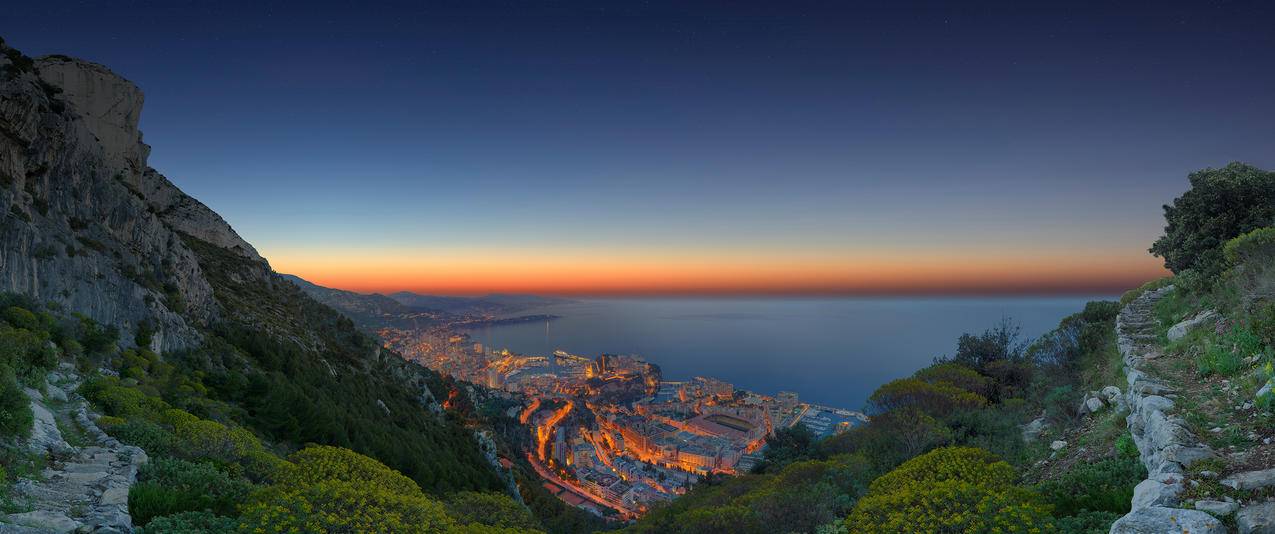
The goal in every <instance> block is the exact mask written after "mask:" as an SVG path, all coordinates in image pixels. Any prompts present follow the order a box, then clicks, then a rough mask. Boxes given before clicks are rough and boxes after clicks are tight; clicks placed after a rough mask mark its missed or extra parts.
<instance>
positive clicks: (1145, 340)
mask: <svg viewBox="0 0 1275 534" xmlns="http://www.w3.org/2000/svg"><path fill="white" fill-rule="evenodd" d="M1172 290H1173V288H1172V286H1170V287H1166V288H1162V289H1158V290H1155V291H1147V292H1145V293H1143V294H1142V295H1141V296H1139V297H1138V298H1137V299H1134V301H1133V302H1130V303H1129V305H1128V306H1125V308H1124V309H1123V310H1121V311H1120V315H1119V316H1117V318H1116V336H1117V337H1116V343H1117V345H1118V346H1119V348H1120V354H1121V356H1122V357H1123V359H1124V364H1125V376H1126V377H1127V379H1128V382H1129V389H1128V391H1127V392H1126V393H1125V400H1126V402H1127V403H1128V405H1129V416H1128V418H1127V419H1126V421H1127V423H1128V426H1129V433H1130V434H1131V435H1132V436H1133V441H1134V443H1135V444H1136V445H1137V446H1138V453H1139V456H1140V457H1141V459H1142V463H1143V465H1145V466H1146V468H1147V473H1148V475H1147V479H1146V480H1143V481H1142V482H1141V483H1139V484H1138V486H1137V487H1136V488H1134V491H1133V502H1132V510H1131V511H1130V512H1129V513H1128V514H1126V515H1125V516H1124V517H1122V518H1120V519H1119V520H1117V521H1116V522H1115V523H1114V524H1113V525H1111V533H1112V534H1126V533H1127V534H1135V533H1136V534H1152V533H1155V534H1162V533H1165V532H1191V533H1192V534H1222V533H1225V532H1227V529H1226V527H1225V526H1223V524H1222V522H1221V521H1219V520H1218V519H1217V518H1215V517H1213V516H1212V515H1210V514H1208V513H1206V512H1203V511H1200V510H1190V509H1184V508H1178V506H1179V505H1180V504H1181V500H1180V498H1179V495H1180V494H1181V493H1182V490H1183V475H1184V474H1185V472H1186V468H1187V467H1189V466H1190V465H1191V464H1192V463H1194V462H1196V461H1199V460H1201V459H1204V458H1211V457H1213V456H1214V454H1213V451H1212V450H1210V449H1209V448H1208V446H1206V445H1204V444H1202V443H1200V440H1199V439H1198V438H1197V437H1196V436H1195V435H1193V434H1192V433H1191V431H1190V430H1189V429H1188V427H1187V424H1186V422H1185V421H1184V420H1183V419H1182V418H1181V417H1180V416H1178V415H1177V414H1175V413H1174V406H1175V405H1174V402H1173V398H1175V397H1176V393H1175V391H1174V388H1173V386H1172V385H1171V384H1169V383H1167V382H1165V381H1163V380H1160V379H1158V378H1156V377H1155V376H1152V375H1150V374H1148V373H1147V371H1146V367H1147V366H1146V365H1145V364H1146V362H1147V361H1149V360H1152V359H1155V358H1158V357H1160V351H1159V347H1158V345H1157V338H1158V336H1157V335H1156V331H1157V326H1158V325H1157V324H1156V319H1155V314H1154V309H1153V308H1154V306H1155V303H1156V301H1158V300H1160V298H1162V297H1164V295H1166V294H1167V293H1168V292H1169V291H1172Z"/></svg>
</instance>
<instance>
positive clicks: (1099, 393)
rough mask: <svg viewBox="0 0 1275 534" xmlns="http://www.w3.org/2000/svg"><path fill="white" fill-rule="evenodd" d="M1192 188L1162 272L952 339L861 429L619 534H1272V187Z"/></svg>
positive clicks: (1224, 177) (1200, 176) (1233, 170)
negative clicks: (1053, 323)
mask: <svg viewBox="0 0 1275 534" xmlns="http://www.w3.org/2000/svg"><path fill="white" fill-rule="evenodd" d="M1190 182H1191V185H1192V187H1191V189H1190V190H1189V191H1187V192H1186V193H1185V194H1184V195H1183V196H1182V197H1180V198H1178V199H1176V200H1175V201H1174V203H1173V204H1172V205H1170V206H1166V207H1165V217H1166V223H1167V225H1166V228H1165V235H1164V236H1163V237H1162V238H1161V239H1160V240H1158V241H1157V242H1156V243H1155V244H1154V245H1153V246H1152V248H1151V251H1152V252H1153V253H1155V254H1157V255H1159V256H1161V257H1164V258H1165V260H1166V266H1167V267H1169V268H1170V269H1171V270H1173V271H1174V276H1173V277H1171V278H1166V279H1163V280H1156V281H1152V282H1149V283H1148V284H1147V285H1146V286H1144V287H1141V288H1138V289H1135V290H1132V291H1130V292H1129V293H1128V294H1126V295H1125V296H1124V297H1123V298H1122V299H1121V300H1120V302H1091V303H1089V304H1088V305H1086V306H1085V309H1084V310H1082V311H1080V312H1079V313H1077V314H1075V315H1072V316H1070V317H1067V318H1065V319H1063V320H1062V321H1061V323H1060V324H1059V325H1058V328H1056V329H1055V330H1053V331H1052V332H1049V333H1047V334H1045V335H1044V336H1041V337H1040V338H1039V339H1036V340H1032V341H1030V342H1028V340H1024V339H1021V338H1020V337H1019V335H1018V331H1017V329H1016V327H1014V325H1013V324H1012V323H1011V322H1006V323H1003V324H1000V325H994V326H993V327H992V328H990V329H989V330H987V331H986V332H984V333H982V334H978V335H973V334H966V335H964V336H962V337H961V338H960V339H958V340H957V350H956V352H955V354H954V355H953V356H952V357H950V358H945V359H942V360H939V361H936V362H935V364H934V365H933V366H931V367H927V368H925V369H922V370H920V371H917V372H916V373H915V374H914V375H913V376H912V377H910V378H905V379H900V380H895V381H892V382H890V383H887V384H885V385H883V386H881V387H880V388H879V389H878V390H877V391H876V392H875V393H873V394H872V396H871V397H870V400H869V408H870V413H871V415H872V420H871V422H870V423H869V424H867V425H864V426H862V427H859V428H856V429H853V430H851V431H849V432H846V433H844V434H841V435H837V436H833V437H831V438H828V439H826V440H823V441H819V442H816V441H813V440H811V438H810V436H809V435H806V434H804V433H802V432H800V431H795V432H794V431H781V432H780V433H779V435H778V436H775V437H772V438H771V439H770V448H769V449H768V450H767V453H766V462H765V463H763V464H762V465H761V466H760V467H759V469H758V471H757V472H756V473H754V474H749V475H743V476H739V477H735V478H729V479H720V480H715V481H710V482H709V483H707V484H703V485H701V486H699V487H697V488H695V489H694V490H693V491H691V492H690V493H688V494H687V495H686V496H685V497H682V498H680V499H678V500H676V501H674V502H672V503H670V504H669V505H667V506H665V507H663V508H660V509H656V510H654V511H653V512H651V513H650V514H648V515H647V516H645V517H643V518H642V519H641V520H640V521H638V522H637V523H636V524H635V525H633V526H630V527H629V528H628V530H630V531H632V532H642V533H646V532H650V533H656V532H660V533H663V532H683V533H699V532H727V531H729V532H738V533H748V532H757V533H762V532H777V531H779V532H818V533H821V534H832V533H838V532H855V533H858V532H863V533H871V532H1067V533H1102V532H1112V533H1146V534H1151V533H1164V532H1183V533H1185V532H1191V533H1221V532H1240V533H1258V532H1261V533H1266V532H1275V500H1272V499H1273V497H1275V447H1273V446H1272V441H1273V440H1275V415H1273V413H1272V409H1273V408H1275V406H1273V404H1272V403H1273V402H1275V395H1273V394H1272V392H1271V389H1272V384H1275V379H1273V378H1272V375H1275V372H1273V371H1272V361H1273V359H1275V227H1270V226H1271V225H1272V224H1273V223H1275V173H1271V172H1266V171H1262V170H1260V169H1256V168H1253V167H1251V166H1247V165H1242V164H1231V165H1228V166H1227V167H1225V168H1222V169H1206V170H1203V171H1200V172H1197V173H1193V174H1192V175H1191V176H1190ZM776 525H783V526H782V527H781V528H779V529H778V530H777V529H776Z"/></svg>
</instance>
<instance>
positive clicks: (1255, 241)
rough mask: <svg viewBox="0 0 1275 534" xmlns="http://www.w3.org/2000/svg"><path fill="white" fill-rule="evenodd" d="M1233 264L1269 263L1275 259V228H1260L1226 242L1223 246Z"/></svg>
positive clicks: (1227, 258) (1224, 252)
mask: <svg viewBox="0 0 1275 534" xmlns="http://www.w3.org/2000/svg"><path fill="white" fill-rule="evenodd" d="M1222 253H1223V254H1225V255H1226V260H1227V261H1229V262H1231V265H1244V264H1250V263H1254V262H1257V263H1265V264H1269V263H1270V262H1271V261H1272V259H1275V228H1258V229H1257V230H1253V231H1251V232H1248V233H1246V234H1242V235H1240V236H1239V237H1236V238H1234V239H1231V240H1230V241H1227V242H1226V245H1225V246H1223V248H1222Z"/></svg>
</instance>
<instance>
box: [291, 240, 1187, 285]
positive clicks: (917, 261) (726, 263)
mask: <svg viewBox="0 0 1275 534" xmlns="http://www.w3.org/2000/svg"><path fill="white" fill-rule="evenodd" d="M269 259H270V261H271V264H272V266H273V267H274V268H275V270H277V271H279V272H284V273H290V274H296V275H298V276H300V277H302V278H305V279H306V280H309V281H311V282H313V283H316V284H319V285H322V286H327V287H334V288H340V289H346V290H351V291H357V292H362V293H372V292H378V293H391V292H395V291H403V290H407V291H414V292H417V293H423V294H443V295H476V294H486V293H496V292H498V293H536V294H547V295H655V294H687V295H727V294H758V295H766V294H772V295H783V294H791V295H821V294H863V295H886V294H904V295H922V294H1081V293H1088V294H1096V293H1115V292H1119V291H1123V290H1126V289H1129V288H1132V287H1136V286H1138V285H1140V284H1141V283H1143V282H1145V281H1147V280H1151V279H1154V278H1159V277H1162V276H1165V275H1166V274H1167V271H1165V269H1164V268H1163V267H1162V265H1161V262H1160V260H1159V259H1157V258H1154V257H1151V256H1149V255H1147V256H1129V255H1127V254H1124V255H1119V254H1115V253H1110V252H1107V251H1101V250H1097V251H1084V252H1071V253H1061V252H1057V251H1046V252H1035V253H1029V252H1028V251H1023V253H1022V255H1016V256H1007V255H1005V254H1004V252H999V253H996V252H993V251H978V250H973V251H968V250H949V251H942V250H940V251H926V252H924V253H921V252H917V251H890V252H885V253H877V254H873V255H870V256H869V255H863V256H854V255H845V254H842V255H823V256H821V255H817V254H811V253H800V252H773V253H770V254H761V253H750V252H737V251H732V252H722V251H684V252H673V253H670V252H665V253H663V254H640V253H633V252H622V253H616V252H615V251H605V252H602V251H599V252H598V253H596V254H586V253H581V252H556V253H555V252H543V251H512V252H499V251H491V252H484V251H463V252H452V253H430V254H403V253H402V252H401V251H392V250H364V251H346V252H343V253H321V252H312V251H296V250H294V251H285V252H283V253H281V254H273V255H271V257H270V258H269Z"/></svg>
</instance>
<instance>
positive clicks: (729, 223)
mask: <svg viewBox="0 0 1275 534" xmlns="http://www.w3.org/2000/svg"><path fill="white" fill-rule="evenodd" d="M955 4H958V5H956V6H945V5H940V4H937V3H936V4H929V3H924V4H906V5H905V3H903V2H874V3H857V2H800V1H797V2H789V1H784V2H761V3H755V4H754V3H748V2H720V3H695V2H668V3H652V2H603V1H592V2H579V3H571V2H544V3H540V2H521V1H520V2H503V3H496V2H454V3H441V2H420V3H417V2H401V3H377V4H376V5H371V3H362V2H332V3H328V2H317V1H316V2H304V3H279V2H242V3H241V2H76V3H66V2H57V1H45V2H11V3H10V5H7V6H5V8H4V12H3V13H0V36H3V37H5V38H6V39H7V40H8V41H9V42H10V44H12V45H14V46H16V47H18V48H20V49H22V50H23V51H25V52H27V53H28V54H31V55H39V54H47V53H64V54H68V55H74V56H78V57H83V58H86V59H90V60H93V61H97V62H100V63H103V64H105V65H108V66H109V67H111V68H112V69H113V70H115V71H116V72H118V73H120V74H122V75H123V76H125V77H127V78H129V79H131V80H133V81H135V82H136V83H137V84H138V85H140V86H141V87H142V89H143V90H144V91H145V93H146V95H147V107H146V111H145V113H144V114H143V124H142V126H143V129H144V131H145V133H146V139H147V141H148V142H149V143H151V144H152V145H153V147H154V152H153V155H152V158H151V164H152V165H153V166H155V167H156V168H158V169H159V170H160V171H162V172H164V173H166V174H167V175H169V177H170V178H172V179H173V181H174V182H176V183H177V184H178V185H179V186H181V187H183V188H184V189H186V190H187V191H188V192H191V193H192V194H194V195H195V196H196V197H198V198H200V199H201V200H204V201H205V202H206V203H208V204H209V205H210V206H212V207H213V208H214V209H216V210H218V211H219V212H221V213H222V214H223V215H224V216H225V217H226V218H227V219H228V220H229V221H230V222H231V223H232V224H233V225H235V226H236V228H237V229H239V230H240V232H241V233H243V234H244V236H245V237H246V238H248V239H249V240H250V241H252V242H254V243H256V244H257V245H258V246H259V248H261V249H262V252H263V253H264V254H265V255H266V256H267V257H269V258H270V259H271V260H272V262H274V264H275V266H276V267H277V268H279V269H280V270H292V271H297V272H300V273H302V274H306V275H309V276H310V277H313V278H318V279H320V280H327V281H329V282H330V283H340V282H341V281H342V280H346V281H347V282H346V283H345V285H350V286H357V287H360V288H369V289H392V288H393V287H392V286H405V285H408V286H413V287H414V288H417V289H431V288H432V289H441V290H446V289H451V290H455V291H461V290H465V291H468V290H474V291H481V290H482V289H483V288H485V287H486V288H490V289H518V288H514V287H507V284H506V285H502V284H504V283H505V282H502V281H500V280H503V279H499V277H497V276H495V275H492V276H489V277H488V278H483V277H482V276H479V275H474V278H473V279H472V280H469V282H472V283H470V284H469V286H465V287H461V286H460V285H456V284H453V283H452V282H447V283H444V282H443V281H441V280H439V279H438V277H440V276H446V273H447V272H451V271H447V270H446V269H442V268H440V267H438V264H443V263H445V264H447V265H449V266H451V267H454V268H455V269H457V270H459V271H460V272H473V269H472V266H473V265H480V264H486V263H490V261H491V259H492V257H493V255H497V254H499V255H502V257H505V258H510V259H516V260H517V261H518V262H520V263H521V264H535V262H537V261H541V260H543V261H545V262H548V261H549V260H544V258H569V259H571V261H573V262H575V263H576V264H578V260H579V258H590V259H594V260H597V261H596V263H597V265H596V266H595V268H596V269H605V268H609V267H607V266H608V265H614V264H623V263H627V262H629V261H630V259H632V258H644V259H650V258H662V259H663V260H666V261H665V262H664V263H659V266H653V267H652V268H657V269H665V271H661V272H682V271H680V270H678V269H679V267H678V266H677V265H675V263H676V262H677V261H687V262H691V263H692V264H694V265H697V266H700V267H704V266H705V265H708V264H710V263H712V262H713V261H727V260H729V261H730V262H731V263H745V264H750V265H751V264H753V263H755V264H757V265H762V264H764V263H765V262H772V263H774V262H776V261H777V260H775V258H777V257H779V258H791V260H789V262H788V263H784V262H778V263H777V264H776V266H775V267H774V268H775V269H777V270H776V271H775V272H773V273H772V272H770V271H767V272H766V273H759V272H754V273H740V276H741V277H744V278H746V276H745V275H746V274H747V275H749V276H762V275H763V274H765V275H766V276H778V275H777V274H776V273H778V272H779V271H780V270H782V267H784V265H787V266H788V267H793V264H800V265H810V264H823V263H828V264H829V265H833V266H832V267H829V269H832V270H834V271H835V270H837V269H839V268H841V267H836V266H837V265H841V266H844V265H850V264H862V263H864V262H884V263H888V262H887V261H886V260H887V259H891V258H893V260H892V261H897V262H904V263H907V262H910V261H911V260H908V259H907V258H909V257H912V256H909V255H916V254H920V253H922V252H923V251H924V252H926V253H929V254H933V253H934V251H936V250H938V251H940V252H941V251H945V250H949V249H950V251H949V252H950V255H949V259H950V260H951V261H957V262H959V261H961V260H960V259H959V258H960V257H962V256H961V254H962V253H963V252H961V251H964V253H970V254H974V253H976V254H977V255H978V256H979V257H984V256H986V255H988V254H992V255H996V254H1000V255H1002V256H1004V258H1006V260H1005V261H1011V260H1013V259H1014V258H1019V259H1022V258H1024V257H1028V256H1030V257H1033V258H1055V257H1067V258H1072V259H1075V261H1077V262H1079V263H1076V264H1075V265H1073V266H1072V267H1074V268H1075V269H1079V270H1081V271H1084V269H1085V267H1086V265H1091V264H1092V266H1093V269H1091V270H1092V272H1090V273H1089V274H1088V275H1086V276H1091V277H1092V276H1098V275H1099V274H1101V273H1105V272H1106V271H1102V269H1101V268H1099V264H1102V263H1104V262H1105V263H1110V262H1109V261H1107V260H1106V259H1108V258H1110V257H1111V255H1112V254H1117V255H1123V256H1120V257H1119V258H1118V259H1117V263H1119V262H1124V263H1122V264H1121V265H1124V264H1127V268H1128V273H1135V272H1136V273H1137V274H1136V276H1142V275H1145V274H1146V272H1147V270H1148V269H1149V268H1152V267H1154V266H1155V265H1158V262H1157V261H1156V260H1154V259H1150V258H1148V257H1147V256H1146V254H1145V249H1146V247H1147V246H1148V245H1149V244H1150V241H1151V240H1153V239H1154V238H1155V236H1156V235H1157V234H1158V232H1159V229H1160V226H1161V224H1162V223H1161V219H1160V210H1159V206H1160V205H1161V204H1163V203H1164V202H1167V201H1169V200H1170V199H1171V198H1172V197H1174V196H1176V195H1177V194H1179V193H1180V192H1181V191H1182V190H1183V189H1184V188H1185V185H1186V182H1185V176H1186V174H1187V173H1188V172H1189V171H1192V170H1195V169H1198V168H1202V167H1207V166H1221V165H1224V164H1225V163H1227V162H1229V161H1234V160H1241V161H1247V162H1250V163H1254V164H1257V165H1259V166H1264V167H1272V166H1275V120H1272V119H1275V96H1273V95H1275V16H1272V8H1271V7H1268V6H1270V5H1271V4H1269V3H1265V4H1263V3H1241V2H1189V3H1184V4H1182V5H1181V6H1174V5H1171V3H1167V2H1163V3H1147V4H1136V5H1135V4H1134V3H1114V2H1101V3H1084V2H1060V3H1057V4H1055V5H1053V6H1045V5H1036V4H1037V3H1036V2H1006V3H977V2H957V3H955ZM334 254H335V255H340V256H341V257H344V258H346V259H349V258H356V257H358V258H366V259H367V260H368V262H369V263H368V265H366V266H364V267H363V269H364V270H366V269H367V268H370V267H375V268H376V269H381V270H384V271H386V272H391V271H392V272H393V273H395V275H394V276H388V275H387V277H385V278H373V279H369V280H365V281H362V282H360V281H358V280H355V278H354V277H353V274H352V273H351V271H352V270H355V269H358V266H356V265H350V264H342V265H338V264H337V263H339V262H335V261H334V260H331V259H330V256H332V255H334ZM598 255H601V256H605V257H606V258H608V261H609V262H610V263H608V262H607V261H601V260H598V259H597V258H598ZM940 255H941V254H940ZM679 258H682V260H679ZM715 258H716V260H715ZM431 261H433V262H435V263H430V262H431ZM651 261H653V262H654V260H651ZM1086 261H1087V262H1089V263H1085V262H1086ZM440 262H441V263H440ZM448 262H451V263H448ZM750 262H752V263H750ZM838 262H840V263H838ZM550 263H551V262H549V263H546V264H545V266H544V269H546V271H552V270H553V269H555V267H553V266H552V265H550ZM656 263H658V262H656ZM912 263H915V262H912ZM1024 265H1026V264H1024ZM466 266H470V267H466ZM1148 266H1150V267H1148ZM1108 267H1109V265H1108ZM449 268H450V267H449ZM706 269H707V268H706ZM708 270H711V269H708ZM843 270H844V269H843ZM412 273H418V274H419V278H420V280H419V281H418V282H412V281H411V280H413V278H412V276H413V274H412ZM767 273H769V274H767ZM532 274H533V275H535V273H532ZM1081 274H1084V273H1081ZM811 276H813V275H811ZM1103 276H1110V273H1107V274H1105V275H1103ZM1128 276H1135V275H1134V274H1128ZM1081 278H1083V277H1081ZM742 279H743V278H741V280H742ZM1123 281H1124V279H1122V282H1121V283H1123ZM843 282H844V281H843ZM851 285H853V284H851ZM466 287H468V288H469V289H465V288H466ZM546 287H548V286H546ZM548 289H550V290H552V289H553V288H552V287H549V288H548ZM560 289H561V288H560ZM586 289H587V288H586ZM1086 289H1091V288H1086Z"/></svg>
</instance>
